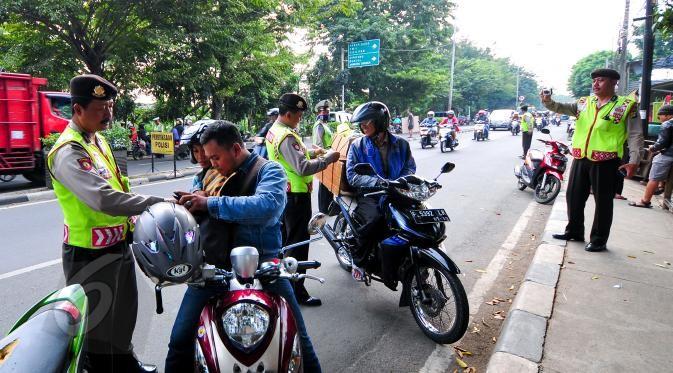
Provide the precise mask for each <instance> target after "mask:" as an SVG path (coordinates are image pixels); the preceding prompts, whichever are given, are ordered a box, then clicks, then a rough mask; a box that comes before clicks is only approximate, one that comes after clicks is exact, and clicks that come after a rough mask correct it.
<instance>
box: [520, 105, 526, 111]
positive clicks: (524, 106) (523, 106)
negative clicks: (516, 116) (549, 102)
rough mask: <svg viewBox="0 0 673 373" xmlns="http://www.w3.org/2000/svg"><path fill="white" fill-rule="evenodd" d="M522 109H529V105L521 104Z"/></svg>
mask: <svg viewBox="0 0 673 373" xmlns="http://www.w3.org/2000/svg"><path fill="white" fill-rule="evenodd" d="M520 109H521V111H528V105H521V107H520Z"/></svg>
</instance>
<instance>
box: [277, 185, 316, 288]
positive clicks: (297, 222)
mask: <svg viewBox="0 0 673 373" xmlns="http://www.w3.org/2000/svg"><path fill="white" fill-rule="evenodd" d="M311 213H312V210H311V193H288V194H287V205H285V211H284V212H283V229H282V230H281V232H282V233H283V246H286V245H291V244H293V243H296V242H301V241H305V240H308V239H309V238H310V237H311V235H309V234H308V222H309V220H311ZM308 247H309V245H308V244H306V245H301V246H299V247H296V248H294V249H292V250H290V251H289V252H288V253H287V255H288V256H291V257H293V258H295V259H297V260H299V261H302V260H308ZM304 272H305V271H304ZM302 273H303V272H302ZM293 286H294V293H295V296H296V297H297V299H298V300H299V301H302V300H305V299H307V298H308V297H309V294H308V291H306V287H304V280H299V281H296V282H294V283H293Z"/></svg>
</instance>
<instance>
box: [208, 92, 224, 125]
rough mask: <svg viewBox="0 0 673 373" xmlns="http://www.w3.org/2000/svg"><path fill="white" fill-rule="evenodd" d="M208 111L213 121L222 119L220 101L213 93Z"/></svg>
mask: <svg viewBox="0 0 673 373" xmlns="http://www.w3.org/2000/svg"><path fill="white" fill-rule="evenodd" d="M210 111H211V114H212V116H213V119H216V120H219V119H222V99H221V98H220V96H218V95H217V93H213V100H212V102H211V103H210Z"/></svg>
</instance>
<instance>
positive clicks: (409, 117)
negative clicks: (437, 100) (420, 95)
mask: <svg viewBox="0 0 673 373" xmlns="http://www.w3.org/2000/svg"><path fill="white" fill-rule="evenodd" d="M407 129H408V130H409V138H412V137H414V114H413V113H412V112H411V110H407Z"/></svg>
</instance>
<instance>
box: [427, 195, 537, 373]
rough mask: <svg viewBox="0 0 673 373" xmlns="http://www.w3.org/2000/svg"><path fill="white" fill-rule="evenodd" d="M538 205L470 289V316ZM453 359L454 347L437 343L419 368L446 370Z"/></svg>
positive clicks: (522, 218) (429, 371)
mask: <svg viewBox="0 0 673 373" xmlns="http://www.w3.org/2000/svg"><path fill="white" fill-rule="evenodd" d="M536 206H537V203H536V202H535V201H531V202H530V203H529V204H528V206H527V207H526V210H524V212H523V214H521V216H520V217H519V220H517V222H516V224H514V228H512V231H511V232H510V233H509V235H508V236H507V239H505V242H503V244H502V245H501V246H500V249H499V250H498V252H496V253H495V255H494V256H493V259H491V262H490V263H489V264H488V267H486V273H484V274H483V275H481V277H479V279H478V280H477V282H476V283H475V284H474V287H473V288H472V290H471V291H470V294H468V296H467V299H468V301H469V304H470V318H472V317H473V316H474V315H476V314H477V312H479V308H480V307H481V305H482V304H483V303H484V295H486V292H488V291H489V290H490V289H491V287H493V284H494V283H495V280H496V279H497V278H498V275H499V274H500V271H502V269H503V268H504V267H505V262H506V261H507V255H509V253H510V252H511V251H512V249H514V247H515V246H516V243H517V242H518V241H519V239H520V238H521V235H522V234H523V232H524V229H525V228H526V226H527V225H528V222H529V221H530V218H531V217H532V216H533V211H535V207H536ZM470 322H471V320H470ZM452 360H453V347H452V346H450V345H437V346H436V347H435V350H434V351H433V352H432V353H431V354H430V356H428V359H427V360H426V361H425V364H424V365H423V367H422V368H421V370H419V373H439V372H446V370H447V369H448V367H449V366H450V364H451V362H452Z"/></svg>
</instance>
